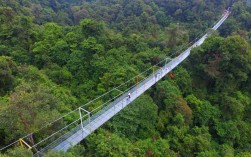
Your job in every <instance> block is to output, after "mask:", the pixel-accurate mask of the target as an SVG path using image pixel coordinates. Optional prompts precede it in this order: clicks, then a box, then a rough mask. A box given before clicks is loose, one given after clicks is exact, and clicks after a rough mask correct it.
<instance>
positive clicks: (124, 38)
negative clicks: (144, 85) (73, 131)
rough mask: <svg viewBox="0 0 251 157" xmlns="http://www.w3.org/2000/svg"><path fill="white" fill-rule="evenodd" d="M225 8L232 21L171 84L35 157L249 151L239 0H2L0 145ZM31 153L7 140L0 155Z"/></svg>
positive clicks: (132, 69) (162, 51)
mask: <svg viewBox="0 0 251 157" xmlns="http://www.w3.org/2000/svg"><path fill="white" fill-rule="evenodd" d="M228 7H231V14H230V16H229V18H228V19H227V20H226V21H225V22H224V23H223V24H222V26H221V27H220V28H219V29H218V30H217V31H215V32H212V35H211V36H210V37H209V38H207V39H206V41H205V42H204V43H203V44H202V45H201V46H199V47H196V48H194V49H192V51H191V55H190V56H189V57H188V59H186V60H185V61H184V62H183V63H182V64H181V65H179V66H178V67H176V68H175V69H174V71H173V74H174V78H173V79H171V78H170V77H168V76H166V77H165V78H163V79H162V80H161V81H159V82H158V83H157V84H156V85H154V86H153V87H152V88H151V89H149V90H148V91H147V92H146V93H144V94H143V95H142V96H140V97H139V98H137V100H135V101H134V102H132V104H130V105H129V106H127V107H126V108H125V109H123V110H122V111H121V112H120V113H119V114H117V115H116V116H114V117H113V118H112V119H111V120H109V121H108V122H107V123H105V124H104V125H103V126H102V127H101V128H99V129H97V130H96V131H95V132H94V133H92V134H91V135H90V136H88V137H87V138H86V139H84V140H83V141H82V142H81V143H80V144H78V145H76V146H75V147H72V148H71V149H70V150H68V151H67V152H56V151H49V152H48V153H46V154H45V155H44V156H45V157H89V156H98V157H107V156H114V157H120V156H125V157H127V156H128V157H130V156H131V157H132V156H146V157H161V156H163V157H168V156H170V157H181V156H182V157H183V156H184V157H193V156H199V157H220V156H224V157H234V156H236V157H250V156H251V79H250V77H251V6H250V5H248V3H247V1H246V0H238V1H233V0H0V148H4V147H5V146H7V145H9V144H11V143H12V142H13V141H16V140H18V139H19V138H21V137H23V136H25V135H27V134H30V133H32V132H37V131H38V130H41V128H43V127H44V126H45V125H47V124H48V123H49V122H52V121H53V120H55V119H57V118H58V117H60V116H62V115H64V114H67V113H68V112H70V111H72V110H74V109H76V108H78V107H79V106H81V105H83V104H85V103H87V102H89V101H91V100H93V99H95V98H96V97H98V96H100V95H102V94H103V93H105V92H108V91H110V90H111V89H113V88H114V87H117V86H119V85H120V84H122V83H124V82H126V81H127V80H129V79H131V78H133V77H134V76H136V75H137V74H139V73H141V72H143V71H144V70H146V69H148V68H150V67H151V66H153V65H155V64H156V63H158V62H159V61H161V60H163V59H165V58H166V57H167V56H171V55H172V56H173V57H175V53H179V51H180V50H181V49H184V48H187V46H188V45H189V43H191V42H194V41H196V39H198V37H200V35H202V34H204V32H205V31H210V28H212V26H213V25H214V24H215V23H216V22H217V20H218V19H219V18H220V17H221V16H222V14H223V12H224V10H225V9H227V8H228ZM173 54H174V55H173ZM99 103H102V102H99ZM73 118H74V117H70V118H68V119H65V120H64V121H60V123H57V125H56V126H53V127H54V128H53V127H50V128H47V129H44V130H43V131H42V132H40V133H39V134H37V135H36V137H34V138H32V137H30V138H29V140H26V142H27V143H29V144H30V145H33V144H35V143H36V140H38V139H39V140H41V139H43V138H45V135H49V134H50V133H52V130H53V129H55V130H56V129H57V128H59V126H63V125H65V124H68V123H69V122H70V121H71V119H73ZM35 152H36V149H32V150H29V149H28V148H27V147H26V146H25V145H23V146H21V145H20V144H19V143H16V144H14V145H11V146H10V147H7V148H6V149H3V150H2V151H1V153H0V156H1V157H27V156H32V154H33V153H35Z"/></svg>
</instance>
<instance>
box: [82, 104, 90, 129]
mask: <svg viewBox="0 0 251 157" xmlns="http://www.w3.org/2000/svg"><path fill="white" fill-rule="evenodd" d="M81 111H84V112H86V113H87V114H88V123H89V130H90V132H91V131H92V129H91V112H89V111H87V110H85V109H83V108H82V107H79V116H80V121H81V127H82V131H83V132H84V125H83V116H82V113H81Z"/></svg>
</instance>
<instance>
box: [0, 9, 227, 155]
mask: <svg viewBox="0 0 251 157" xmlns="http://www.w3.org/2000/svg"><path fill="white" fill-rule="evenodd" d="M229 14H230V11H229V9H228V10H225V11H224V14H223V15H222V17H221V18H220V20H219V21H218V22H217V23H216V24H215V25H214V26H213V27H212V29H211V30H213V31H215V30H217V29H218V28H219V27H220V26H221V24H222V23H223V22H224V21H225V20H226V19H227V18H228V16H229ZM210 35H211V32H210V31H208V32H206V33H205V34H203V36H202V37H201V38H199V40H197V41H195V42H194V43H193V44H192V45H190V46H189V47H188V48H187V49H186V50H185V51H183V52H182V53H180V54H179V55H178V56H177V57H175V58H173V59H170V58H169V57H167V58H166V59H164V60H162V61H161V62H159V63H158V64H156V65H155V67H158V68H157V70H155V71H153V70H152V67H151V68H149V69H147V70H146V71H144V72H142V73H141V74H139V75H137V76H135V77H134V78H132V79H131V80H135V79H136V80H137V81H136V84H134V85H133V86H131V87H130V88H127V89H126V90H124V91H122V90H120V87H121V86H122V85H124V84H126V83H127V82H128V81H127V82H125V83H124V84H122V85H120V86H118V87H116V88H114V89H113V90H111V91H109V92H107V93H105V94H103V95H101V96H100V97H98V98H96V99H94V100H93V101H91V102H89V103H87V104H85V105H83V106H81V107H79V108H77V109H75V110H73V111H71V112H69V113H68V114H66V115H64V116H62V117H60V118H58V119H56V120H55V121H53V122H51V123H50V124H47V125H46V126H44V128H42V129H44V130H46V129H48V128H49V127H51V126H53V124H55V123H59V122H60V121H62V120H63V119H64V118H65V117H67V116H69V115H72V114H73V115H74V116H76V115H77V117H78V118H76V119H75V120H74V121H73V122H71V123H69V124H67V125H66V126H64V127H62V128H61V129H58V130H57V131H56V132H54V133H52V134H51V135H49V136H47V137H45V138H43V139H40V141H39V142H37V143H35V144H33V145H32V144H31V142H27V141H30V137H31V136H34V134H35V133H32V134H29V135H26V136H25V137H23V138H20V139H19V140H17V141H15V142H13V143H11V144H10V145H8V146H6V147H4V148H1V149H0V150H4V149H6V148H8V147H10V146H12V145H15V144H16V143H20V144H21V145H26V146H27V147H28V149H32V150H33V151H34V152H35V156H43V154H45V153H46V152H48V151H50V150H55V151H64V152H65V151H67V150H68V149H69V148H70V147H73V146H75V145H76V144H78V143H79V142H80V141H82V140H83V139H85V138H86V137H87V136H88V135H90V134H91V133H92V132H93V131H95V130H96V129H98V128H99V127H100V126H102V125H103V124H104V123H105V122H107V121H108V120H109V119H111V118H112V117H113V116H115V115H116V114H117V113H118V112H120V111H121V110H122V109H123V108H125V107H126V106H127V105H129V104H130V103H131V102H133V101H134V100H135V99H136V98H138V97H139V96H140V95H141V94H143V93H144V92H145V91H146V90H148V89H149V88H150V87H152V86H153V85H154V84H156V83H157V82H158V81H159V80H160V79H162V78H163V77H164V76H166V75H167V74H168V73H169V72H170V71H171V70H172V69H174V68H175V67H176V66H178V65H179V64H180V63H181V62H182V61H183V60H185V59H186V58H187V57H188V56H189V55H190V51H191V49H193V48H194V47H197V46H200V45H201V44H202V43H203V42H204V41H205V39H206V38H207V37H208V36H210ZM149 71H151V73H150V74H149V73H148V72H149ZM147 74H148V75H147ZM146 75H147V76H146ZM139 78H143V79H142V80H140V79H139ZM131 80H129V81H131ZM139 80H140V81H139ZM113 91H117V92H119V94H118V95H116V96H115V97H113V98H112V99H109V100H107V101H106V102H105V103H103V104H101V105H98V106H97V107H96V108H94V109H92V110H90V111H89V110H88V109H87V108H86V107H85V106H88V105H89V104H91V103H94V102H95V101H97V100H99V99H100V98H101V97H105V96H106V95H107V94H109V93H111V92H113ZM129 93H130V97H128V94H129ZM74 116H73V117H74ZM42 129H41V130H42ZM35 141H36V137H35Z"/></svg>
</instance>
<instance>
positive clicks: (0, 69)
mask: <svg viewBox="0 0 251 157" xmlns="http://www.w3.org/2000/svg"><path fill="white" fill-rule="evenodd" d="M16 71H17V67H16V63H15V62H14V61H13V60H12V59H11V58H10V57H6V56H0V96H2V95H4V94H5V93H6V92H7V91H9V90H10V89H12V87H13V85H14V75H15V73H16Z"/></svg>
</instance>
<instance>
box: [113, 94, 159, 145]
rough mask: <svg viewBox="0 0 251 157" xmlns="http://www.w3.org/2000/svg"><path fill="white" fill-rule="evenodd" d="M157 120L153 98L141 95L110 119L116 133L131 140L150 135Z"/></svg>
mask: <svg viewBox="0 0 251 157" xmlns="http://www.w3.org/2000/svg"><path fill="white" fill-rule="evenodd" d="M156 120H157V106H156V104H154V103H153V100H152V99H151V98H150V97H149V96H147V95H142V96H141V97H139V98H138V99H137V100H135V101H134V102H133V103H132V104H131V105H130V106H128V107H126V108H125V109H124V110H123V111H122V112H120V113H119V114H118V115H117V116H116V117H114V118H113V120H112V123H111V125H112V128H113V130H114V131H115V132H116V133H118V135H122V136H123V135H126V136H127V138H129V139H131V140H136V139H138V138H140V139H144V138H147V137H151V136H152V134H153V133H154V130H155V123H156Z"/></svg>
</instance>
